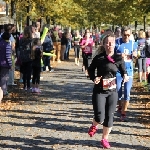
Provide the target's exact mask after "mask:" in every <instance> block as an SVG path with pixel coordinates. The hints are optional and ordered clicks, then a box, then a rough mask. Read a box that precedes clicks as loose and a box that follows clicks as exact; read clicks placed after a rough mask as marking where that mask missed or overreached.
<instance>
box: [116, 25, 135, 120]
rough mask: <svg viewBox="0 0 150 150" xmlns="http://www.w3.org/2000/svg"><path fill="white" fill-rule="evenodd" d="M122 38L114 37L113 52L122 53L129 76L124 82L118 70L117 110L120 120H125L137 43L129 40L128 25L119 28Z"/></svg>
mask: <svg viewBox="0 0 150 150" xmlns="http://www.w3.org/2000/svg"><path fill="white" fill-rule="evenodd" d="M121 34H122V38H119V39H116V47H115V52H116V53H118V54H120V55H122V57H123V58H124V62H125V68H126V70H127V75H128V76H129V77H130V78H129V81H128V82H126V83H124V82H123V78H122V76H121V73H120V71H118V73H117V76H116V80H117V91H118V97H119V101H118V104H119V106H118V112H119V114H120V115H121V117H120V120H121V121H127V117H126V112H127V108H128V106H129V101H130V91H131V87H132V82H133V61H132V56H135V57H137V44H136V43H135V42H134V41H131V40H129V38H130V34H131V30H130V28H128V27H123V28H122V29H121ZM123 84H124V98H123V99H122V85H123Z"/></svg>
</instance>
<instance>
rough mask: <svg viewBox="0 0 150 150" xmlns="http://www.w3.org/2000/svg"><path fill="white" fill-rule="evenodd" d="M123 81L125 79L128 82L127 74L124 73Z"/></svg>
mask: <svg viewBox="0 0 150 150" xmlns="http://www.w3.org/2000/svg"><path fill="white" fill-rule="evenodd" d="M123 81H124V82H128V81H129V76H127V74H125V75H124V77H123Z"/></svg>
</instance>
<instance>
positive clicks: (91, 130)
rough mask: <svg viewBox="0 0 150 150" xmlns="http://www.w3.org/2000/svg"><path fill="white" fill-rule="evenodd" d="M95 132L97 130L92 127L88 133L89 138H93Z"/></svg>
mask: <svg viewBox="0 0 150 150" xmlns="http://www.w3.org/2000/svg"><path fill="white" fill-rule="evenodd" d="M97 130H98V128H97V127H96V126H94V125H92V126H91V127H90V128H89V131H88V134H89V135H90V137H92V136H94V134H95V133H96V132H97Z"/></svg>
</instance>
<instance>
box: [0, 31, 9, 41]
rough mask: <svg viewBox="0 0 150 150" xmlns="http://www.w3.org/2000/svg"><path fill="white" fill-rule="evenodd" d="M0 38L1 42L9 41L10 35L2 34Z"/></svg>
mask: <svg viewBox="0 0 150 150" xmlns="http://www.w3.org/2000/svg"><path fill="white" fill-rule="evenodd" d="M1 37H2V39H3V40H9V39H10V33H9V32H4V33H3V34H2V36H1Z"/></svg>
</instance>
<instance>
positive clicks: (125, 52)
mask: <svg viewBox="0 0 150 150" xmlns="http://www.w3.org/2000/svg"><path fill="white" fill-rule="evenodd" d="M124 54H125V56H124V61H125V62H130V61H131V60H132V55H130V54H129V50H128V49H124Z"/></svg>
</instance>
